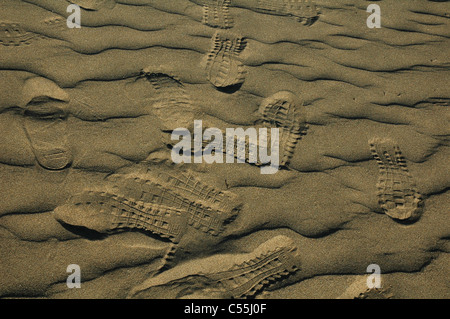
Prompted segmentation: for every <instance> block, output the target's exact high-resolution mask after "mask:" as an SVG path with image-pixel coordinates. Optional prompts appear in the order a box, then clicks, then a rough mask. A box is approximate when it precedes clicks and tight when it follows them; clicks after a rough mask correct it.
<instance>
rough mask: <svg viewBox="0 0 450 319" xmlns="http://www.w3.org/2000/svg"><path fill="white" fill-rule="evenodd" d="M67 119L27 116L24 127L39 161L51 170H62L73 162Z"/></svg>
mask: <svg viewBox="0 0 450 319" xmlns="http://www.w3.org/2000/svg"><path fill="white" fill-rule="evenodd" d="M66 126H67V124H66V121H65V119H40V118H34V117H26V118H25V119H24V127H25V131H26V134H27V136H28V139H29V141H30V145H31V148H32V150H33V153H34V156H35V157H36V160H37V161H38V163H39V164H40V165H41V166H42V167H44V168H46V169H49V170H61V169H64V168H66V167H68V166H69V165H70V164H71V163H72V153H71V151H70V149H69V147H68V142H67V137H66V135H67V132H66Z"/></svg>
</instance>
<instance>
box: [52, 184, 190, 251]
mask: <svg viewBox="0 0 450 319" xmlns="http://www.w3.org/2000/svg"><path fill="white" fill-rule="evenodd" d="M54 217H55V219H56V220H58V221H60V222H62V223H64V224H68V225H72V226H81V227H85V228H88V229H90V230H95V231H97V232H99V233H114V232H116V231H119V230H124V229H128V230H144V231H147V232H150V233H152V234H154V235H157V236H159V237H161V238H166V239H169V240H171V241H172V242H174V243H176V242H178V241H179V240H180V239H181V237H182V235H183V234H184V232H185V229H186V217H187V216H186V214H185V212H183V211H180V210H178V209H175V208H171V207H167V206H163V205H158V204H151V203H144V202H142V201H135V200H130V199H126V198H125V197H122V196H117V195H113V194H109V193H106V192H98V191H85V192H83V193H81V194H78V195H75V196H72V197H71V199H70V200H69V202H68V203H66V204H65V205H62V206H59V207H57V208H56V209H55V211H54Z"/></svg>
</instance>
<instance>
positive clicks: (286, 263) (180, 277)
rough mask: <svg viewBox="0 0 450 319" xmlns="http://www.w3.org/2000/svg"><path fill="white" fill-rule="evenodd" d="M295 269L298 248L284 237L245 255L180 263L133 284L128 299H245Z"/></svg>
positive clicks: (217, 256) (297, 260)
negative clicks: (140, 282) (139, 283)
mask: <svg viewBox="0 0 450 319" xmlns="http://www.w3.org/2000/svg"><path fill="white" fill-rule="evenodd" d="M298 269H299V259H298V250H297V247H296V245H295V244H294V243H293V241H292V240H291V239H290V238H289V237H286V236H277V237H274V238H272V239H270V240H268V241H266V242H264V243H263V244H261V245H260V246H259V247H257V248H256V249H255V250H254V251H253V252H251V253H248V254H230V255H214V256H211V257H206V258H201V259H196V260H194V261H193V262H187V263H185V264H181V265H180V266H177V267H176V268H174V269H172V270H168V271H166V272H164V273H162V274H160V275H157V276H156V277H153V278H150V279H149V280H147V281H146V282H144V283H143V284H141V285H139V286H137V287H135V288H134V289H133V290H132V291H131V293H130V295H129V297H130V298H193V297H194V298H202V297H203V298H204V297H206V296H208V297H209V298H211V297H216V298H227V299H229V298H248V297H252V296H254V295H256V294H257V293H260V292H261V291H262V290H263V289H264V288H267V287H269V286H270V285H273V284H274V283H276V282H280V281H282V280H284V279H285V278H287V277H288V276H290V275H291V274H293V273H295V272H296V271H297V270H298Z"/></svg>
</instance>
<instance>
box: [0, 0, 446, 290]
mask: <svg viewBox="0 0 450 319" xmlns="http://www.w3.org/2000/svg"><path fill="white" fill-rule="evenodd" d="M374 3H376V4H378V5H380V7H381V10H382V11H381V28H374V29H370V28H368V27H367V25H366V19H367V18H368V16H369V15H370V13H368V12H366V9H367V6H368V5H369V4H370V2H368V1H362V0H332V1H331V0H315V1H314V3H312V2H311V1H306V2H305V1H302V0H298V1H297V2H296V6H297V7H295V6H294V7H293V8H287V7H286V6H283V1H282V0H273V1H262V0H231V1H229V0H222V1H219V0H217V1H216V0H195V1H194V0H191V1H189V0H103V1H101V0H83V1H82V0H78V1H77V0H70V1H62V0H61V1H54V0H21V1H19V0H0V26H1V27H0V131H1V134H0V194H1V195H0V256H1V258H0V297H2V298H9V297H12V298H18V297H20V298H23V297H25V298H69V299H70V298H151V299H153V298H201V297H205V296H208V297H211V298H212V297H214V298H257V299H260V298H288V299H290V298H292V299H296V298H399V299H404V298H417V299H420V298H449V297H450V286H449V275H450V266H449V252H450V245H449V239H450V222H449V217H450V216H449V211H450V210H449V204H450V197H449V196H450V194H449V192H448V188H449V186H450V170H449V165H448V163H449V157H450V148H449V135H450V126H449V119H450V113H449V105H450V90H449V86H448V82H449V79H450V70H449V65H450V61H449V52H450V42H449V38H450V28H449V25H450V22H449V18H450V5H449V3H448V1H425V0H384V1H375V2H374ZM70 4H78V5H79V6H80V7H81V28H79V29H78V28H74V29H70V28H68V27H67V25H66V19H67V17H68V16H69V15H70V13H68V12H67V11H66V9H67V6H68V5H70ZM194 120H202V121H203V128H208V127H215V128H218V129H219V130H221V131H223V132H225V130H226V129H227V128H239V127H242V128H244V129H247V128H263V127H265V128H279V129H280V132H282V134H283V135H282V137H281V146H280V150H281V155H280V165H281V167H280V170H279V171H278V172H277V173H275V174H269V175H264V174H261V165H262V164H261V163H249V161H248V159H247V162H245V161H244V162H245V163H228V164H227V163H213V164H207V163H205V162H203V163H184V164H175V163H173V161H172V159H171V149H172V148H173V147H174V145H175V144H176V143H177V142H176V141H172V140H171V138H170V135H171V132H172V131H173V130H175V129H176V128H179V127H185V128H187V129H189V130H192V129H193V125H194ZM71 264H76V265H79V266H80V271H81V287H82V288H81V289H76V288H74V289H70V288H68V286H67V278H68V276H69V275H70V273H68V272H67V267H68V266H69V265H71ZM371 264H376V265H378V266H379V267H380V269H381V282H382V287H381V288H379V289H369V288H368V287H367V278H368V276H369V275H370V274H368V273H367V267H368V266H369V265H371Z"/></svg>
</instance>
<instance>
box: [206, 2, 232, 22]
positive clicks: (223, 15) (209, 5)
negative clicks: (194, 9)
mask: <svg viewBox="0 0 450 319" xmlns="http://www.w3.org/2000/svg"><path fill="white" fill-rule="evenodd" d="M202 2H203V20H202V22H203V24H206V25H208V26H210V27H214V28H221V29H228V28H232V27H233V19H232V17H231V16H230V4H231V0H203V1H202Z"/></svg>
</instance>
